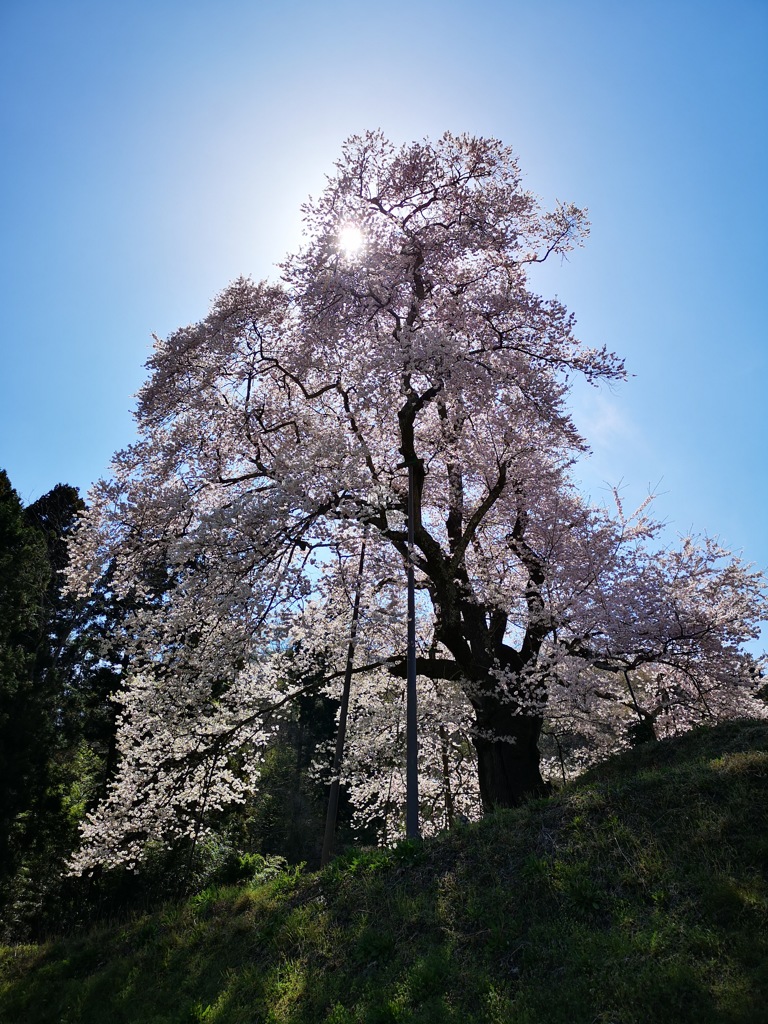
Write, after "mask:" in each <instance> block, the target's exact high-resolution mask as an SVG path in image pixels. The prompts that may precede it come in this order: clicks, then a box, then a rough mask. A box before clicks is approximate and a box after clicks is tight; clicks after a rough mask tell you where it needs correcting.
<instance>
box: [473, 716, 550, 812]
mask: <svg viewBox="0 0 768 1024" xmlns="http://www.w3.org/2000/svg"><path fill="white" fill-rule="evenodd" d="M483 719H485V721H483ZM542 724H543V722H542V719H541V718H536V717H532V716H527V715H512V714H509V713H508V712H506V713H505V712H504V711H502V712H501V713H499V712H497V713H496V714H494V715H493V716H492V718H491V716H489V715H487V714H486V715H482V716H481V714H479V713H478V715H477V726H478V729H479V730H481V732H482V733H483V735H482V736H477V737H475V739H474V745H475V750H476V751H477V770H478V776H479V782H480V798H481V800H482V803H483V810H484V811H486V812H488V811H492V810H494V809H495V808H497V807H517V806H519V805H520V804H521V803H522V802H523V801H524V800H526V799H528V798H530V797H537V796H546V795H547V794H548V793H549V791H550V786H549V784H548V783H546V782H544V780H543V779H542V777H541V773H540V771H539V760H540V755H539V748H538V741H539V736H540V734H541V727H542ZM490 732H492V734H493V736H494V737H496V738H489V737H488V735H487V734H488V733H490Z"/></svg>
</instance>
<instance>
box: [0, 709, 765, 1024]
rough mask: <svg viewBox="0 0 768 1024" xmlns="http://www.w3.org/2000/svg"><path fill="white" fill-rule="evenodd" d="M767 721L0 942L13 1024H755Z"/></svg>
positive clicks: (759, 1005)
mask: <svg viewBox="0 0 768 1024" xmlns="http://www.w3.org/2000/svg"><path fill="white" fill-rule="evenodd" d="M767 1007H768V725H766V724H761V723H755V722H749V723H732V724H729V725H725V726H720V727H717V728H715V729H712V730H699V731H697V732H695V733H691V734H688V735H687V736H684V737H681V738H680V739H677V740H675V741H671V742H664V743H661V744H658V745H655V746H653V747H648V748H641V749H638V750H636V751H633V752H631V753H629V754H627V755H623V756H621V757H618V758H615V759H614V760H613V761H611V762H609V763H608V764H606V765H603V766H601V767H600V768H599V769H595V770H593V771H591V772H589V773H588V774H587V775H585V776H584V777H582V778H581V779H580V780H578V781H577V782H575V783H574V784H573V785H571V786H569V787H567V788H566V789H564V790H563V791H562V792H560V793H559V794H558V795H557V796H555V797H554V798H552V799H551V800H548V801H537V802H534V803H531V804H528V805H527V806H525V807H523V808H521V809H519V810H517V811H512V812H503V813H499V814H496V815H492V816H489V817H488V818H486V819H485V820H484V821H482V822H481V823H479V824H477V825H471V826H462V827H460V828H458V829H456V830H455V831H453V832H451V833H448V834H445V835H443V836H440V837H438V838H437V839H434V840H430V841H429V842H426V843H424V844H423V845H422V844H415V843H406V844H403V845H402V846H401V847H399V848H398V849H397V850H394V851H374V852H367V853H365V852H363V853H357V854H349V855H347V856H346V857H345V858H342V859H340V860H339V861H336V862H335V863H334V864H333V865H331V867H329V868H328V869H326V870H325V871H324V872H320V873H318V874H312V875H303V874H301V873H299V872H297V871H285V872H283V873H282V874H280V875H278V876H277V877H275V878H272V879H269V880H268V881H266V882H265V883H263V884H260V885H252V886H239V887H229V888H211V889H207V890H205V891H203V892H202V893H199V894H197V895H196V896H194V897H192V898H190V899H188V900H186V901H185V902H183V903H180V904H174V905H167V906H164V907H161V908H158V909H157V911H156V912H154V913H152V914H146V915H143V916H140V917H136V918H134V919H132V920H129V921H127V922H122V923H119V924H115V925H114V926H112V927H110V928H102V929H101V930H97V931H92V932H90V933H88V934H84V935H80V936H78V935H73V936H67V937H63V938H60V939H58V940H56V941H51V942H49V943H46V944H44V945H40V946H22V947H6V948H4V949H2V950H0V1020H1V1021H3V1022H8V1024H11V1022H14V1024H104V1022H107V1021H108V1022H110V1024H121V1022H126V1024H127V1022H131V1024H138V1022H140V1024H182V1022H183V1024H193V1022H205V1024H212V1022H217V1024H406V1022H407V1024H472V1022H480V1021H482V1022H489V1024H665V1022H670V1024H686V1022H690V1024H765V1022H766V1020H768V1009H767Z"/></svg>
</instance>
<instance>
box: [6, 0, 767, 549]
mask: <svg viewBox="0 0 768 1024" xmlns="http://www.w3.org/2000/svg"><path fill="white" fill-rule="evenodd" d="M766 54H768V3H766V0H722V2H721V0H717V2H707V0H698V2H695V0H666V2H655V0H646V2H644V3H635V4H624V3H618V2H617V0H610V2H609V0H599V2H589V0H581V2H578V3H577V2H575V0H573V2H565V0H539V2H531V0H526V2H525V3H522V2H518V0H507V2H505V3H495V2H490V0H475V2H473V3H469V2H453V3H451V2H443V3H432V2H425V0H394V2H391V3H389V4H387V5H362V4H358V3H351V2H347V0H328V2H327V3H325V4H318V3H308V2H291V0H285V2H282V3H277V2H272V0H269V2H261V3H259V2H257V0H250V2H248V3H245V2H242V3H241V2H238V0H216V2H207V0H197V2H196V0H186V2H171V0H154V2H151V3H150V2H144V0H133V2H127V3H123V4H117V3H104V2H103V0H101V2H99V3H87V2H83V0H68V2H67V3H61V2H50V0H0V138H2V140H3V158H2V161H0V225H2V229H1V231H0V299H1V300H2V330H1V332H0V345H1V346H2V352H1V355H2V359H1V361H0V467H4V468H5V469H6V470H7V472H8V474H9V476H10V478H11V482H12V483H13V485H14V486H15V487H16V489H17V490H18V491H19V493H20V494H21V496H22V499H23V500H24V501H25V502H29V501H32V500H34V499H35V498H36V497H38V496H39V495H40V494H43V493H45V492H46V491H47V490H49V489H50V488H51V487H52V486H54V485H55V484H56V483H58V482H67V483H72V484H74V485H76V486H78V487H80V488H81V490H83V491H84V492H85V491H86V490H87V488H88V486H89V485H90V484H91V483H92V482H93V480H95V479H96V478H97V477H98V476H100V475H102V474H104V473H105V472H107V470H108V464H109V460H110V457H111V455H112V453H113V452H114V451H115V450H116V449H118V448H120V447H123V446H124V445H125V444H127V443H128V442H129V441H130V440H131V437H132V420H131V414H130V410H131V407H132V402H133V399H132V395H133V394H134V393H135V392H136V390H137V389H138V387H139V386H140V384H141V382H142V380H143V377H144V370H143V364H144V360H145V359H146V357H147V355H148V354H149V349H150V345H151V334H152V332H155V333H157V334H160V335H164V334H167V333H169V332H170V331H171V330H173V329H174V328H176V327H178V326H182V325H184V324H186V323H190V322H192V321H194V320H197V319H199V318H200V317H202V316H203V315H205V313H206V311H207V309H208V305H209V303H210V301H211V300H212V298H213V297H214V296H215V295H216V293H217V292H218V291H219V290H220V289H221V288H223V287H224V286H225V285H226V284H227V283H228V282H229V281H230V280H231V279H233V278H234V277H236V276H238V275H240V274H250V275H252V276H254V277H256V278H260V277H264V276H270V275H272V276H275V275H276V271H275V270H274V264H275V263H276V262H277V261H279V260H280V259H281V258H282V257H283V255H284V254H285V253H286V252H287V251H288V250H289V249H291V248H293V247H295V245H296V244H297V242H298V241H299V238H300V214H299V206H300V203H301V202H302V201H303V200H304V199H305V198H306V196H307V195H308V194H310V193H313V194H317V192H318V191H319V190H320V189H321V188H322V184H323V180H324V179H323V175H324V174H325V173H326V172H328V171H330V170H331V167H332V164H333V161H334V160H335V159H336V157H337V156H338V154H339V151H340V146H341V143H342V141H343V140H344V139H345V138H346V137H347V136H348V135H350V134H352V133H354V132H360V131H363V130H365V129H367V128H381V129H382V130H383V131H384V132H385V133H386V134H387V135H388V136H389V137H390V138H391V139H393V140H394V141H397V142H407V141H410V140H412V139H416V138H423V137H424V136H432V137H435V136H438V135H440V134H442V132H443V131H445V130H446V129H450V130H451V131H454V132H462V131H466V132H469V133H471V134H477V135H489V136H496V137H498V138H500V139H502V140H503V141H504V142H505V143H507V144H509V145H511V146H512V147H513V148H514V149H515V150H516V151H517V153H518V154H519V157H520V161H521V165H522V168H523V171H524V173H525V177H526V183H527V185H528V187H529V188H531V189H532V190H533V191H535V192H537V193H538V194H539V195H541V196H542V197H543V199H544V200H545V201H546V202H552V201H553V200H554V199H555V198H560V199H564V200H570V201H573V202H576V203H577V204H579V205H582V206H586V207H588V208H589V211H590V219H591V221H592V234H591V237H590V239H589V241H588V244H587V246H586V248H585V249H583V250H579V251H578V252H576V253H575V254H574V255H573V256H572V258H571V259H570V261H569V262H568V263H566V264H563V265H560V264H556V265H553V266H547V267H546V268H544V270H543V271H542V273H541V275H540V277H539V279H538V280H537V281H536V284H537V286H538V287H540V289H541V290H542V291H543V292H545V293H546V294H555V293H556V294H558V295H559V296H560V298H562V299H563V300H564V301H565V302H566V304H567V305H568V306H569V308H571V309H572V310H573V311H574V312H575V314H576V316H577V318H578V322H579V331H580V335H581V337H582V338H583V339H584V340H585V341H587V342H589V343H591V344H596V345H602V344H604V343H605V344H607V345H608V346H609V348H612V349H614V350H615V351H617V352H619V353H620V354H621V355H623V356H624V357H625V358H626V361H627V365H628V368H629V370H630V372H631V373H632V374H634V376H633V377H632V378H631V380H630V381H629V382H628V383H627V384H625V385H622V386H620V387H618V388H614V389H613V390H612V391H611V390H608V389H602V390H599V391H592V390H590V389H579V391H578V393H577V394H576V395H575V396H574V412H575V414H576V419H577V422H578V423H579V425H580V426H581V428H582V430H583V431H584V433H585V434H586V435H587V437H588V439H589V440H591V441H592V443H593V447H594V454H593V456H592V458H591V460H590V461H589V462H588V463H587V464H586V465H585V466H584V467H583V470H582V471H581V477H582V479H583V482H584V486H585V488H586V489H587V490H588V491H589V492H590V493H591V494H592V495H593V497H595V498H597V499H600V498H601V497H602V496H604V495H605V494H606V493H607V492H606V491H605V487H606V485H607V484H609V483H617V482H619V481H623V484H624V486H625V488H626V491H625V494H626V501H627V503H628V504H632V503H633V502H634V503H639V502H640V501H641V500H642V499H643V498H644V497H645V495H646V494H647V492H648V489H649V488H656V489H657V490H658V491H659V492H660V497H659V499H658V502H657V511H658V513H659V514H660V515H661V516H662V517H663V518H665V519H666V520H667V521H668V522H669V529H670V531H671V532H673V533H674V532H680V533H685V532H687V531H689V530H691V529H693V530H695V531H699V532H701V531H708V532H710V533H713V534H716V535H719V536H720V537H721V538H722V539H723V541H725V542H726V543H727V544H728V545H730V546H732V547H733V548H735V549H736V550H740V551H743V553H744V554H745V556H746V557H747V558H748V559H749V560H750V561H754V562H756V563H757V564H758V565H761V566H763V567H766V566H768V538H767V537H766V525H765V524H766V522H768V516H766V514H765V512H764V508H765V506H766V500H767V499H768V483H767V482H766V469H767V468H768V459H766V450H767V449H768V415H767V414H766V403H765V389H766V382H767V381H768V329H767V328H766V320H765V313H764V309H765V304H766V290H767V289H766V284H767V283H768V273H767V271H768V257H767V256H766V248H767V243H766V239H767V238H768V198H767V191H768V186H766V183H767V182H768V142H767V139H768V131H767V129H768V123H767V122H768V118H767V117H766V114H767V111H768V58H767V57H766Z"/></svg>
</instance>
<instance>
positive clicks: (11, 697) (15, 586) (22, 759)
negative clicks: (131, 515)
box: [0, 470, 53, 885]
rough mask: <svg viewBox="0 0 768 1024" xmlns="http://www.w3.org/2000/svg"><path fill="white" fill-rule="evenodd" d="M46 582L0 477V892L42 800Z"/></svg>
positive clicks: (44, 562)
mask: <svg viewBox="0 0 768 1024" xmlns="http://www.w3.org/2000/svg"><path fill="white" fill-rule="evenodd" d="M50 579H51V568H50V563H49V561H48V555H47V551H46V545H45V539H44V537H43V535H42V534H41V532H40V531H39V530H38V529H36V528H35V527H33V526H31V525H30V524H29V523H28V521H27V519H26V517H25V515H24V510H23V508H22V505H21V501H20V499H19V496H18V494H17V493H16V491H15V490H14V489H13V488H12V487H11V484H10V481H9V479H8V476H7V474H6V473H5V472H4V471H1V470H0V779H2V785H0V885H2V883H3V882H4V881H5V880H6V879H7V878H8V877H9V876H10V875H12V874H13V873H14V871H15V870H16V868H17V867H18V863H19V860H20V857H21V853H22V850H23V849H24V846H25V844H26V840H27V837H28V834H29V832H30V831H31V829H32V822H33V819H34V818H35V816H39V815H40V814H41V813H43V812H44V811H45V804H46V798H47V793H48V782H49V776H48V757H47V752H48V751H49V750H50V747H51V743H52V739H53V737H52V723H51V721H50V717H49V715H48V708H47V706H46V700H45V695H44V694H43V692H42V689H41V677H40V674H39V673H38V671H37V659H38V654H39V645H40V640H41V634H42V632H43V630H44V620H45V596H46V593H47V590H48V587H49V584H50Z"/></svg>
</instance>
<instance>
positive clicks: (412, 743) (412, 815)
mask: <svg viewBox="0 0 768 1024" xmlns="http://www.w3.org/2000/svg"><path fill="white" fill-rule="evenodd" d="M413 477H414V465H413V463H412V462H411V463H410V464H409V466H408V651H407V684H406V690H405V737H406V761H405V834H406V837H407V838H408V839H418V838H419V762H418V752H419V748H418V734H417V731H416V594H415V590H416V588H415V582H414V576H413V559H414V517H415V516H414V513H415V495H414V479H413Z"/></svg>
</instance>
